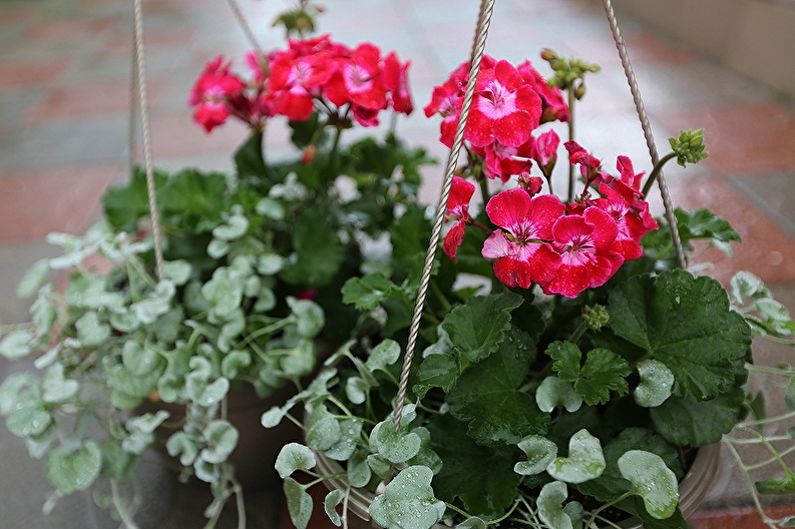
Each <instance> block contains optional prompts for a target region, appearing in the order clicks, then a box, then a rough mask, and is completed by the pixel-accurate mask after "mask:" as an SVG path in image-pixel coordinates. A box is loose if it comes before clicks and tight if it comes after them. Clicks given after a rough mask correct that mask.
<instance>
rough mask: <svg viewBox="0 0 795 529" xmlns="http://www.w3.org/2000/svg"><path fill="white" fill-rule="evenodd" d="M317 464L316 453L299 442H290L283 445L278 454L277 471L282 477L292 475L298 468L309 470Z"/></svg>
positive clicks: (275, 466)
mask: <svg viewBox="0 0 795 529" xmlns="http://www.w3.org/2000/svg"><path fill="white" fill-rule="evenodd" d="M316 464H317V462H316V460H315V453H314V452H312V450H310V449H309V448H308V447H306V446H304V445H302V444H299V443H289V444H286V445H284V446H283V447H282V449H281V450H280V451H279V455H278V456H276V464H275V465H274V468H276V472H278V473H279V477H281V478H282V479H284V478H286V477H288V476H292V475H293V472H295V471H296V470H309V469H312V468H315V465H316Z"/></svg>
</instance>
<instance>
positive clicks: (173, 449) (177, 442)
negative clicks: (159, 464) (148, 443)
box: [166, 432, 199, 467]
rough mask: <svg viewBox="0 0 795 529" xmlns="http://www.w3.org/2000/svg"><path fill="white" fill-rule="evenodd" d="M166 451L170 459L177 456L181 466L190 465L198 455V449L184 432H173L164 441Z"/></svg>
mask: <svg viewBox="0 0 795 529" xmlns="http://www.w3.org/2000/svg"><path fill="white" fill-rule="evenodd" d="M166 450H167V451H168V455H170V456H171V457H177V456H179V462H180V464H181V465H182V466H185V467H186V466H189V465H192V464H193V462H194V461H196V456H197V455H199V448H198V447H197V446H196V443H195V442H194V441H193V439H191V438H190V437H189V436H188V434H186V433H185V432H175V433H174V434H173V435H172V436H171V437H169V438H168V441H166Z"/></svg>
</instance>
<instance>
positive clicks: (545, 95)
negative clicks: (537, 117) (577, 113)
mask: <svg viewBox="0 0 795 529" xmlns="http://www.w3.org/2000/svg"><path fill="white" fill-rule="evenodd" d="M517 70H519V73H520V74H521V76H522V78H523V79H524V80H525V82H527V83H529V84H532V85H533V87H534V88H535V90H536V92H538V95H540V96H541V102H542V111H541V123H546V122H548V121H555V120H557V121H568V120H569V107H568V105H567V104H566V100H565V98H564V97H563V92H561V91H560V88H558V87H556V86H550V84H549V83H548V82H547V80H546V79H544V76H542V75H541V74H540V73H539V72H538V70H536V69H535V68H534V67H533V65H532V64H531V63H530V61H525V62H523V63H522V64H520V65H519V66H518V68H517Z"/></svg>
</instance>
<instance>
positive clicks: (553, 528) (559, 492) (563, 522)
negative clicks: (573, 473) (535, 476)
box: [536, 481, 572, 529]
mask: <svg viewBox="0 0 795 529" xmlns="http://www.w3.org/2000/svg"><path fill="white" fill-rule="evenodd" d="M568 496H569V491H568V489H567V487H566V484H565V483H562V482H560V481H553V482H552V483H547V484H546V485H544V486H543V487H542V488H541V492H539V493H538V499H537V500H536V502H537V503H538V517H539V518H540V519H541V521H542V522H544V523H545V524H546V526H547V527H549V529H572V524H571V518H569V515H568V514H566V513H565V512H563V502H564V501H566V498H568Z"/></svg>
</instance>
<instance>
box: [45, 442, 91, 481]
mask: <svg viewBox="0 0 795 529" xmlns="http://www.w3.org/2000/svg"><path fill="white" fill-rule="evenodd" d="M101 466H102V453H101V452H100V450H99V446H97V444H96V443H94V442H93V441H86V442H85V443H83V444H82V445H81V446H80V447H79V448H77V449H76V450H71V449H67V448H65V447H63V446H60V447H58V448H56V449H54V450H53V451H52V452H50V455H49V457H48V458H47V465H46V467H47V478H48V479H49V480H50V483H52V484H53V485H54V486H55V488H57V489H58V490H59V491H60V492H62V493H63V494H69V493H71V492H75V491H78V490H86V489H87V488H88V487H90V486H91V484H92V483H93V482H94V480H95V479H97V477H98V476H99V470H100V468H101Z"/></svg>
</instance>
